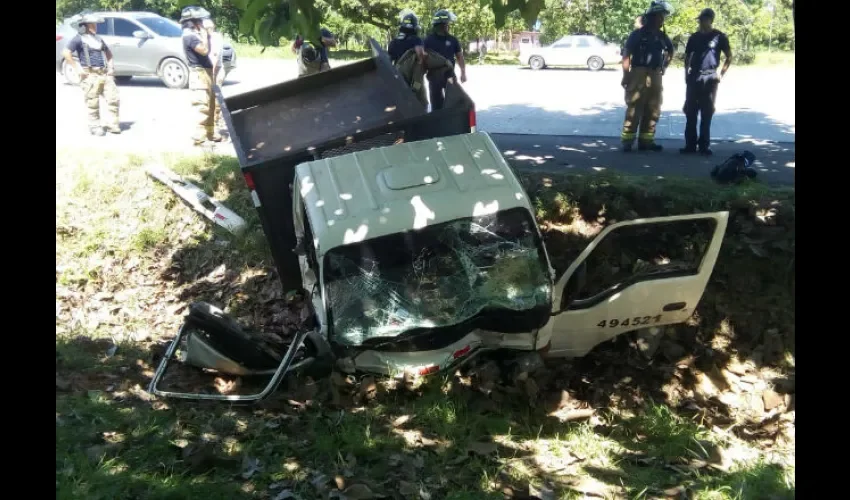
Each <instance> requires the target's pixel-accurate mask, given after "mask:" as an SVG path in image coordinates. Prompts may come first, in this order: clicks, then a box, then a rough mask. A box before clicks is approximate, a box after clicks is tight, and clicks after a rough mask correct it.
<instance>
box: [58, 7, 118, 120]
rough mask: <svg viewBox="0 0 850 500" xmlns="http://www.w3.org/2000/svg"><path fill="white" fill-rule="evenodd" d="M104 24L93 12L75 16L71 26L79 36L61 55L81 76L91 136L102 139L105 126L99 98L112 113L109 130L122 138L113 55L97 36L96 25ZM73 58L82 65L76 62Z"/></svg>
mask: <svg viewBox="0 0 850 500" xmlns="http://www.w3.org/2000/svg"><path fill="white" fill-rule="evenodd" d="M104 21H105V20H104V19H103V18H102V17H100V16H96V15H94V14H92V13H90V12H85V13H82V14H79V15H77V16H74V17H73V18H72V19H71V21H70V24H71V25H72V26H74V27H75V28H76V29H77V32H78V33H79V34H78V35H76V36H75V37H74V38H72V39H71V41H70V42H68V45H67V46H66V47H65V49H64V50H63V51H62V56H63V57H64V58H65V64H70V65H72V66H73V67H75V68H76V69H77V72H78V74H79V75H80V87H82V89H83V95H84V97H85V100H86V108H88V117H89V132H90V133H91V134H92V135H96V136H103V135H104V131H103V126H102V125H101V123H100V98H101V96H103V98H104V100H105V101H106V109H107V111H108V112H109V115H108V117H107V126H106V129H107V130H109V132H110V133H113V134H120V133H121V127H120V126H119V124H118V87H117V86H116V85H115V77H114V76H113V75H114V74H115V69H114V65H113V59H112V51H111V50H109V47H108V46H107V45H106V42H104V41H103V39H102V38H100V37H99V36H98V35H97V25H98V24H100V23H103V22H104ZM74 55H76V56H77V59H79V63H78V62H77V61H75V60H74Z"/></svg>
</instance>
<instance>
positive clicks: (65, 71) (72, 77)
mask: <svg viewBox="0 0 850 500" xmlns="http://www.w3.org/2000/svg"><path fill="white" fill-rule="evenodd" d="M62 76H64V77H65V82H66V83H67V84H68V85H79V84H80V74H79V73H78V72H77V68H76V67H74V65H73V64H68V63H67V62H63V63H62Z"/></svg>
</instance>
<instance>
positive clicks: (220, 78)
mask: <svg viewBox="0 0 850 500" xmlns="http://www.w3.org/2000/svg"><path fill="white" fill-rule="evenodd" d="M224 76H225V75H224V68H223V67H221V66H219V67H217V68H216V70H215V84H216V86H217V87H218V88H219V89H220V88H221V87H222V85H224ZM213 94H215V92H213ZM214 118H215V120H214V124H215V126H216V127H223V126H224V121H222V119H221V105H220V104H219V103H218V101H216V102H215V117H214Z"/></svg>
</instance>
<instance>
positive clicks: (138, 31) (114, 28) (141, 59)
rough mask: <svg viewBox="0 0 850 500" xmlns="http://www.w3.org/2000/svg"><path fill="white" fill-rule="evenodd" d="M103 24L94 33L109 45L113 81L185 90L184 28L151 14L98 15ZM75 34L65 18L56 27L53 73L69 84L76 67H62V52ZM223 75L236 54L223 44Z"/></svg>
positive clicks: (74, 77) (77, 78)
mask: <svg viewBox="0 0 850 500" xmlns="http://www.w3.org/2000/svg"><path fill="white" fill-rule="evenodd" d="M96 14H97V15H99V16H101V17H103V19H104V20H106V22H104V23H100V24H98V25H97V34H98V35H100V36H101V37H102V38H103V40H104V41H105V42H106V44H107V45H109V48H110V49H111V50H112V55H113V57H114V58H115V79H116V80H117V81H119V82H121V81H127V80H129V79H130V78H132V77H134V76H156V77H158V78H159V79H160V80H162V83H164V84H165V85H166V86H167V87H169V88H173V89H182V88H186V86H187V85H188V84H189V68H188V66H187V65H186V56H185V54H184V53H183V41H182V37H183V28H181V27H180V25H179V24H177V23H176V22H174V21H172V20H171V19H166V18H164V17H162V16H160V15H158V14H153V13H151V12H97V13H96ZM76 34H77V30H76V29H74V28H73V27H72V26H71V25H69V24H68V20H67V19H66V20H65V22H63V23H62V24H61V25H59V26H57V27H56V71H58V72H60V73H62V74H63V75H64V76H65V79H66V80H67V81H68V83H71V84H72V85H76V84H78V83H79V81H80V76H79V75H78V74H77V72H76V68H74V67H73V66H71V65H68V64H65V60H64V58H63V57H62V50H63V49H64V48H65V46H66V45H67V44H68V42H69V41H70V40H71V38H73V37H74V36H75V35H76ZM222 57H223V59H224V71H225V75H226V74H227V73H229V72H230V71H231V70H232V69H233V68H235V67H236V52H235V51H234V50H233V47H232V46H231V45H230V44H229V43H227V42H225V44H224V51H223V54H222Z"/></svg>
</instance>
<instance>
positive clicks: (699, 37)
mask: <svg viewBox="0 0 850 500" xmlns="http://www.w3.org/2000/svg"><path fill="white" fill-rule="evenodd" d="M729 51H730V48H729V38H727V37H726V35H725V34H723V33H722V32H720V31H718V30H712V31H711V32H709V33H702V32H700V31H698V32H696V33H694V34H693V35H691V37H690V38H689V39H688V44H687V46H686V48H685V61H686V62H688V65H687V68H686V69H685V71H686V72H685V83H686V84H687V87H686V88H687V90H686V93H685V108H684V110H683V111H684V112H685V119H686V124H685V150H687V151H691V150H696V148H697V147H699V149H700V150H701V151H703V152H707V151H708V148H709V145H710V143H711V118H712V117H713V116H714V100H715V98H716V97H717V84H718V83H719V82H720V75H719V74H718V73H717V67H718V66H719V65H720V54H721V52H722V53H727V54H728V53H729ZM697 115H700V126H699V137H697Z"/></svg>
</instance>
